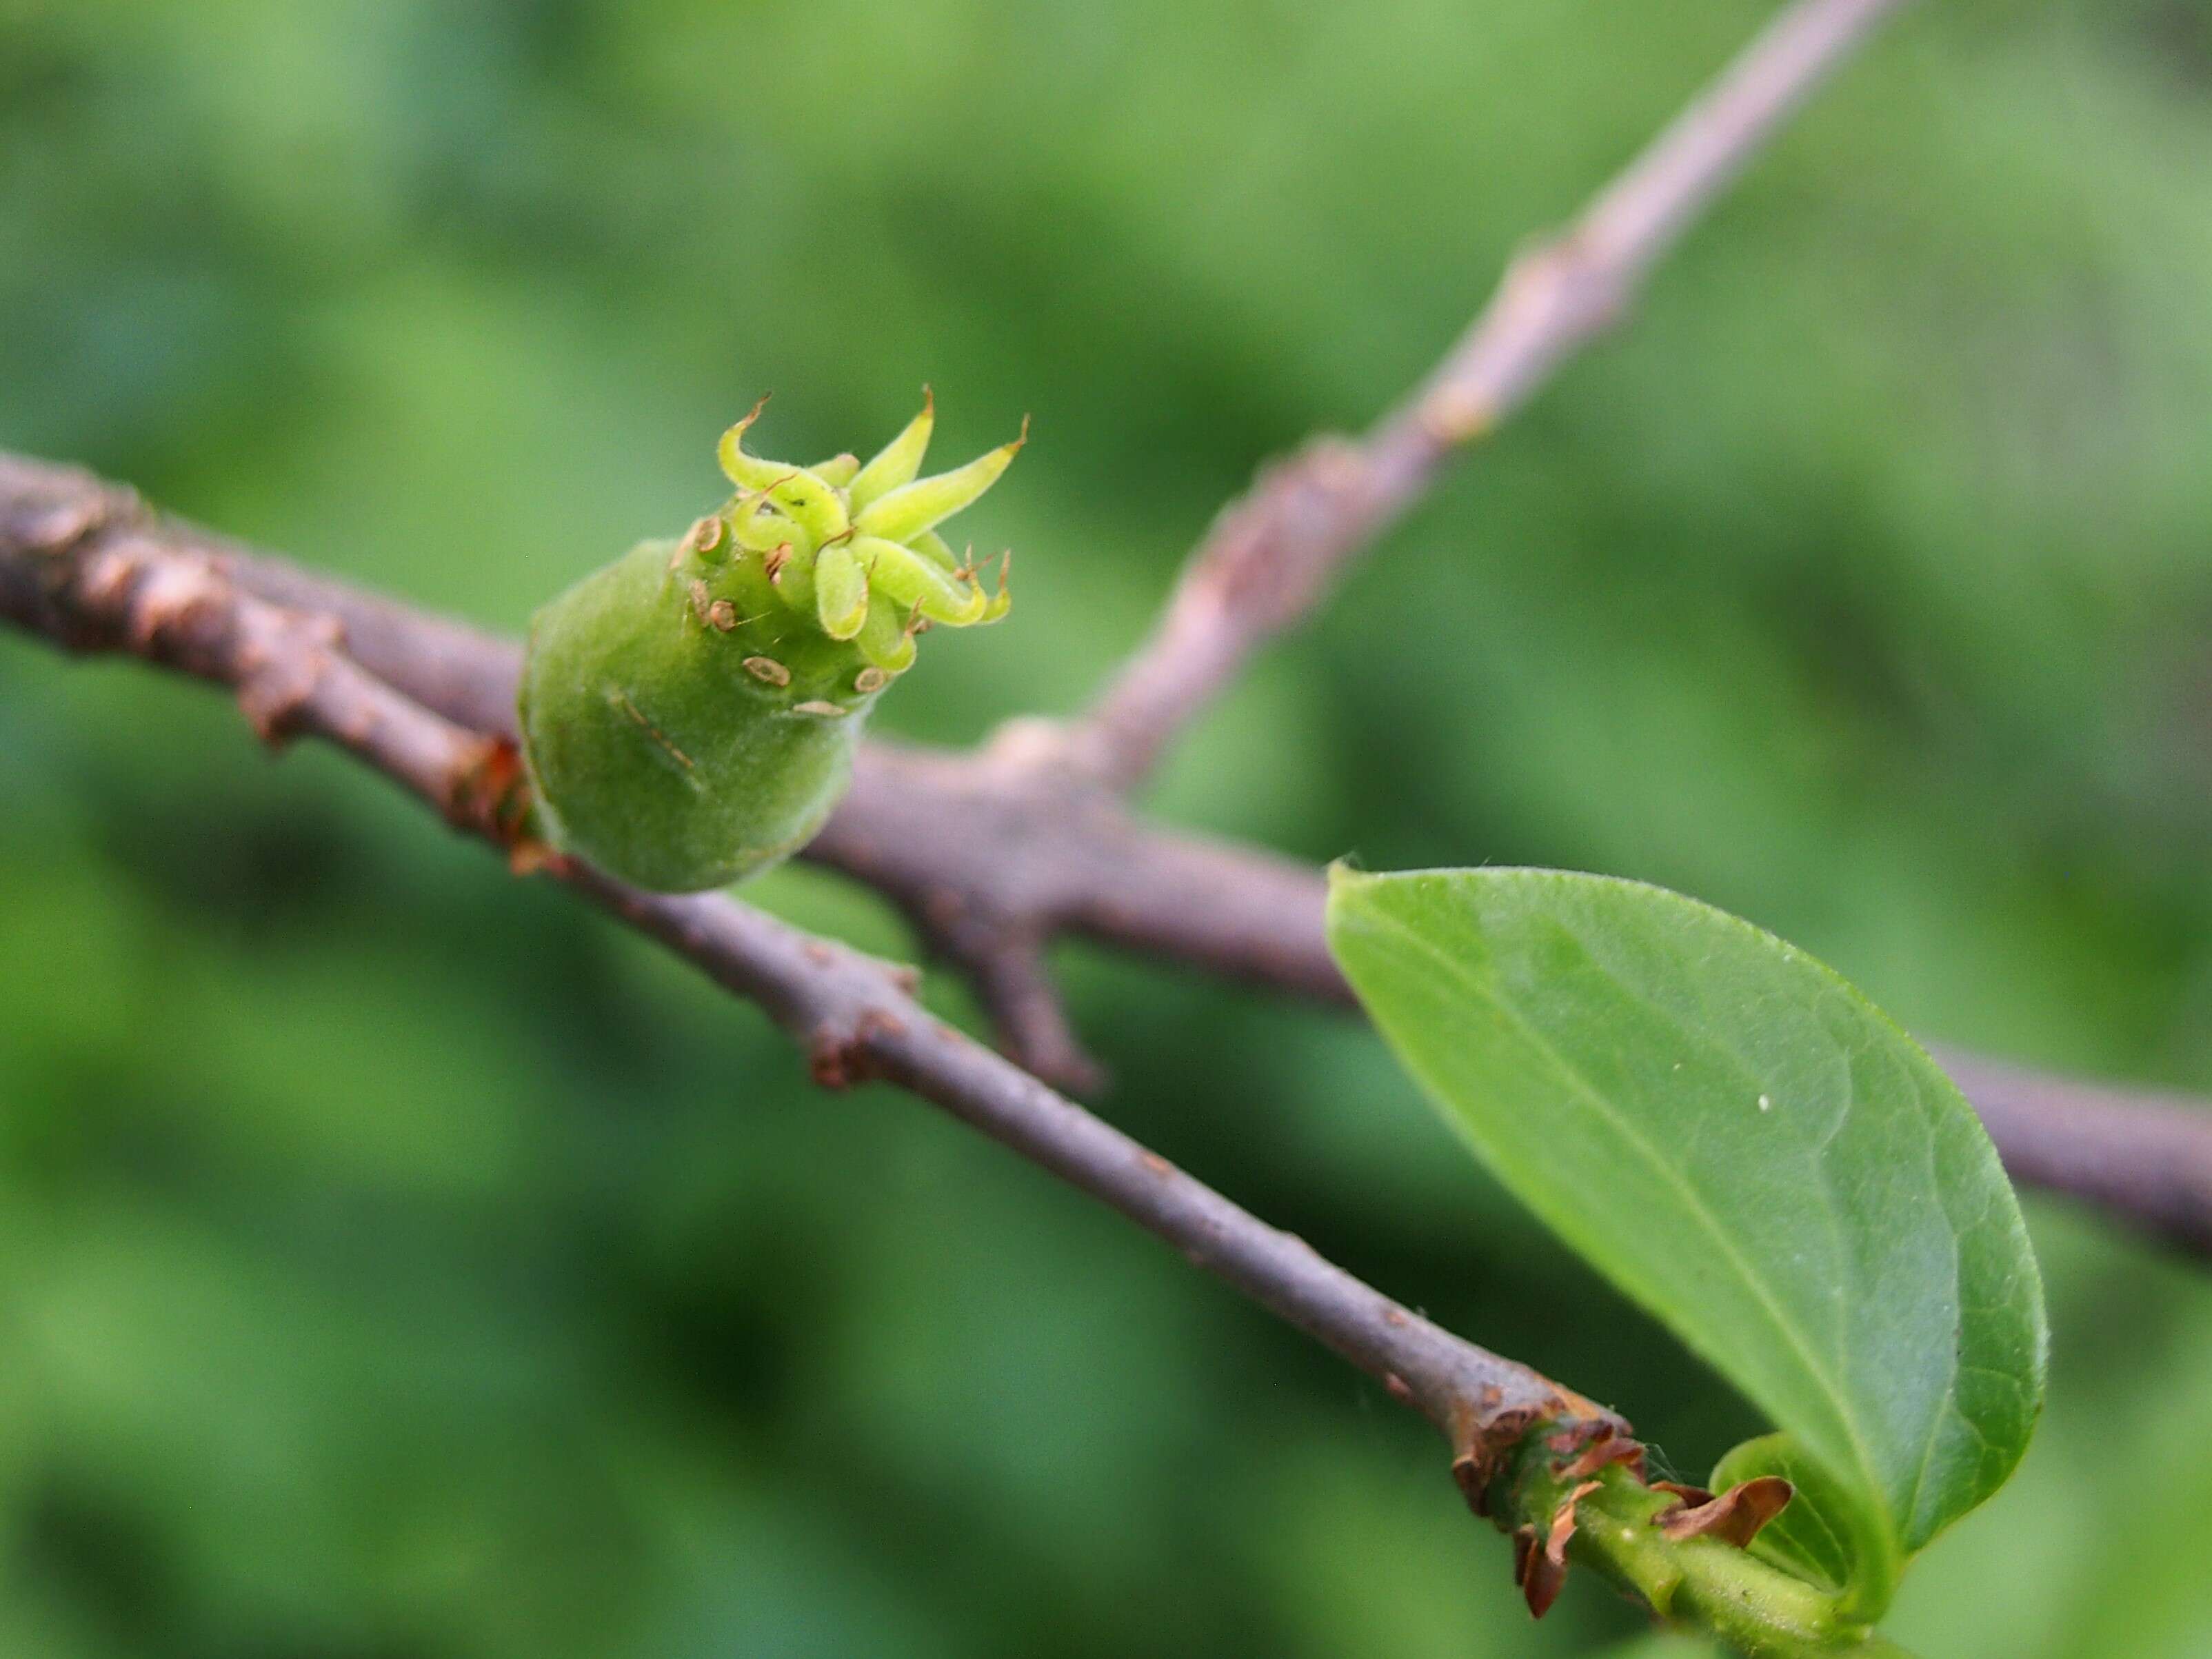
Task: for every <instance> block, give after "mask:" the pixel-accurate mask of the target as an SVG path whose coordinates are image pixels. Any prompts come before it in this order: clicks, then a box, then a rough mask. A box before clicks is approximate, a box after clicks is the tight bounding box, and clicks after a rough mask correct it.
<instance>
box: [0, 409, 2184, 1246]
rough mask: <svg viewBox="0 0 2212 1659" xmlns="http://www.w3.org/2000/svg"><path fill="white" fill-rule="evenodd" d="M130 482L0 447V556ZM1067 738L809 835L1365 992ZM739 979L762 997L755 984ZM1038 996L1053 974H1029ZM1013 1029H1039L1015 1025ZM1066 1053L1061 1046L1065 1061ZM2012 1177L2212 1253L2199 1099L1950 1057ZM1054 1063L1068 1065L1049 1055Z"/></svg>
mask: <svg viewBox="0 0 2212 1659" xmlns="http://www.w3.org/2000/svg"><path fill="white" fill-rule="evenodd" d="M131 510H133V508H132V498H131V495H130V492H128V491H127V490H125V489H121V488H120V487H119V486H115V485H104V484H102V483H100V482H99V481H98V480H97V479H95V478H94V477H92V476H91V475H89V474H88V473H85V472H82V471H77V470H76V469H74V468H70V467H58V466H53V465H47V464H46V463H44V462H38V461H31V460H26V459H21V458H20V457H11V456H9V455H6V454H4V453H0V556H5V554H6V552H7V550H8V549H9V546H10V545H11V543H10V542H9V536H10V535H12V536H13V537H14V538H15V542H14V543H13V545H17V546H21V547H27V546H30V545H33V544H37V543H38V542H40V540H41V539H42V538H46V539H51V538H58V537H60V536H63V535H64V534H67V533H72V526H88V525H92V524H94V523H96V522H99V521H100V520H101V518H102V516H103V514H107V513H117V512H129V511H131ZM134 534H135V536H136V537H137V539H138V540H139V541H140V542H141V543H143V544H149V545H151V546H154V547H156V548H160V549H163V550H167V551H170V552H173V553H177V554H180V555H186V556H197V557H200V558H202V559H204V560H206V561H207V562H209V563H210V566H211V568H213V569H214V570H215V571H216V573H217V574H220V575H222V577H223V578H224V580H230V581H234V582H235V583H236V584H237V585H238V586H240V588H242V589H245V590H246V591H247V592H252V593H253V594H255V595H257V596H259V597H264V598H266V597H268V596H270V595H272V594H274V595H279V596H282V601H283V605H284V606H285V608H288V609H296V610H300V611H308V612H310V613H311V614H313V615H315V616H317V617H321V618H324V619H325V621H326V622H329V623H335V624H336V627H335V629H332V630H331V631H332V634H333V637H334V638H336V639H337V640H338V641H339V647H338V648H342V649H343V652H344V653H346V655H347V656H348V657H349V659H351V660H352V661H354V662H356V663H357V664H358V665H360V666H361V667H362V668H363V669H365V670H367V671H368V672H369V673H371V674H372V675H374V676H375V677H376V678H379V679H381V680H383V681H385V682H386V683H387V684H390V685H391V686H392V688H393V689H395V690H398V691H399V692H400V693H402V694H403V695H404V696H408V697H409V698H410V699H411V700H412V701H414V702H416V704H417V705H418V706H420V707H422V708H430V709H432V710H434V711H435V713H437V714H440V715H441V716H443V717H444V718H445V719H447V720H449V721H452V722H453V723H454V724H456V725H459V726H463V727H465V728H467V729H469V730H471V731H472V732H477V734H479V735H511V733H512V726H513V687H514V678H515V673H516V670H517V665H518V664H519V663H520V652H519V651H517V649H516V648H515V647H514V646H513V644H512V642H510V641H506V640H501V639H499V638H497V637H496V636H495V635H488V634H483V633H481V632H478V631H477V630H476V629H471V628H469V627H467V626H465V624H462V623H455V622H452V621H449V620H447V619H446V618H443V617H433V616H426V615H422V614H420V613H417V612H414V611H408V610H407V609H405V608H404V607H403V606H401V605H397V604H395V603H394V602H392V600H389V599H383V598H381V597H380V596H377V595H374V594H370V593H366V592H361V591H360V590H358V589H355V588H350V587H348V586H344V585H343V584H341V583H338V582H336V581H333V580H331V579H330V578H328V577H324V576H317V575H313V574H309V573H307V572H306V571H303V570H301V569H299V568H297V567H295V566H293V565H290V564H288V563H286V562H284V561H283V560H280V559H276V558H272V557H270V556H268V555H266V554H250V553H248V552H247V551H246V550H245V549H243V548H242V547H240V545H239V544H235V543H233V542H229V541H227V540H225V539H224V538H220V537H216V536H214V535H211V534H210V533H209V532H205V531H202V530H197V529H194V528H192V527H191V526H184V525H179V524H176V523H174V522H173V521H170V520H161V521H159V522H152V521H141V522H140V523H139V525H138V527H137V530H136V531H135V532H134ZM1040 744H1042V746H1043V747H1044V748H1046V749H1049V748H1050V738H1049V737H1043V738H1040V737H1038V736H1037V735H1036V732H1035V729H1034V728H1033V727H1029V726H1023V725H1022V724H1020V723H1017V724H1015V725H1014V726H1010V727H1008V728H1007V729H1006V731H1005V732H1002V733H1001V735H1000V738H999V740H998V741H997V742H996V743H995V744H994V745H992V746H991V747H988V748H987V749H985V750H981V751H980V752H978V753H975V754H973V755H962V754H953V753H948V752H945V751H943V750H930V749H923V748H919V747H912V746H908V745H904V744H883V743H873V744H868V745H867V746H866V749H865V750H864V751H863V753H862V757H861V761H860V766H859V769H858V770H857V773H856V776H855V780H854V787H853V790H852V792H851V793H850V794H849V795H848V797H847V798H846V799H845V800H843V801H842V802H841V803H840V804H839V805H838V808H837V811H836V814H835V815H834V816H833V817H832V818H831V820H830V823H829V828H828V829H825V830H824V831H823V833H822V835H821V836H819V837H817V839H816V841H815V842H814V843H813V844H812V845H811V847H809V848H807V849H806V852H805V854H804V856H805V857H807V858H810V859H813V860H817V861H818V862H821V863H823V864H826V865H828V866H831V867H833V868H836V869H838V870H842V871H843V872H846V873H847V874H848V875H851V876H853V877H854V878H857V879H859V880H860V881H862V882H864V883H866V884H868V885H870V886H872V887H873V888H875V889H876V890H878V891H879V892H881V893H883V894H884V895H885V896H887V897H890V899H892V900H893V901H894V902H896V903H898V904H899V905H900V906H901V907H902V908H904V909H906V910H907V911H908V913H909V914H910V915H913V916H915V918H916V920H917V923H918V925H921V926H924V927H928V928H931V929H934V930H936V932H937V933H938V935H939V937H943V936H945V935H946V934H947V933H950V934H951V935H952V936H955V937H961V936H972V937H973V938H974V939H976V940H978V941H981V944H979V945H978V946H977V947H976V949H977V951H978V955H977V957H975V958H973V959H969V958H965V957H963V961H962V965H963V967H964V968H966V969H968V970H969V971H971V972H974V971H977V970H978V969H977V963H979V962H981V961H982V960H986V959H988V957H990V955H991V951H990V949H989V946H990V942H991V941H994V940H997V939H1016V940H1020V941H1024V951H1025V952H1026V954H1025V955H1024V957H1022V961H1023V963H1024V969H1023V971H1024V974H1025V975H1034V974H1035V973H1036V972H1037V971H1038V967H1037V964H1038V957H1037V956H1036V951H1040V950H1041V949H1042V946H1043V945H1044V943H1045V942H1047V941H1049V940H1050V939H1054V938H1056V937H1058V936H1060V935H1063V934H1070V935H1074V936H1078V937H1081V938H1086V939H1096V940H1098V941H1101V942H1103V943H1105V944H1108V945H1115V946H1117V947H1119V948H1121V949H1123V950H1127V951H1133V952H1135V953H1137V954H1139V955H1142V956H1148V957H1157V958H1160V959H1163V960H1166V961H1170V962H1176V963H1184V964H1187V965H1188V966H1192V967H1196V968H1200V969H1205V970H1206V971H1207V972H1210V973H1214V974H1218V975H1222V976H1224V977H1226V978H1230V979H1235V980H1239V981H1244V982H1246V983H1249V984H1254V985H1259V986H1262V987H1267V988H1269V989H1273V990H1281V991H1288V992H1292V993H1295V994H1298V995H1300V996H1305V997H1310V998H1314V999H1316V1000H1321V1001H1324V1002H1332V1003H1340V1004H1349V1003H1350V1001H1351V1000H1352V995H1351V991H1350V988H1349V987H1347V986H1346V984H1345V982H1344V978H1343V975H1341V974H1340V973H1339V972H1338V970H1337V967H1336V963H1335V961H1334V958H1332V957H1330V955H1329V951H1328V940H1327V938H1326V937H1325V935H1324V933H1323V931H1322V898H1323V895H1324V891H1325V889H1324V885H1323V882H1322V872H1320V871H1318V870H1316V869H1315V868H1313V867H1312V866H1310V865H1305V864H1301V863H1298V862H1297V860H1291V859H1285V858H1283V857H1281V856H1279V854H1273V853H1268V852H1264V851H1261V850H1260V849H1258V848H1247V847H1240V846H1237V845H1236V844H1234V843H1231V842H1222V841H1215V840H1211V839H1208V838H1206V837H1202V836H1192V835H1188V834H1182V833H1176V832H1171V831H1169V830H1166V829H1160V828H1158V827H1156V826H1153V825H1151V824H1147V823H1144V822H1143V821H1142V820H1140V819H1139V818H1138V817H1135V816H1134V815H1133V813H1132V812H1131V811H1129V809H1128V808H1127V805H1125V804H1124V803H1123V802H1122V801H1121V799H1120V798H1119V797H1117V796H1116V795H1115V794H1114V793H1112V792H1111V791H1110V790H1108V789H1106V788H1105V787H1103V786H1101V785H1099V784H1098V783H1097V782H1096V781H1093V780H1088V779H1085V778H1083V777H1081V776H1079V775H1066V774H1062V773H1059V772H1055V771H1054V769H1052V768H1051V766H1050V765H1049V764H1047V763H1041V762H1040V760H1039V759H1038V756H1037V752H1036V751H1037V749H1038V747H1039V746H1040ZM736 988H740V989H743V988H744V987H742V986H740V987H736ZM1015 988H1016V989H1017V990H1018V992H1019V994H1022V995H1024V996H1027V997H1030V998H1042V996H1043V994H1044V989H1045V987H1044V986H1043V984H1042V981H1041V980H1039V979H1036V978H1034V977H1031V978H1027V979H1024V980H1021V981H1017V986H1016V987H1015ZM1048 1011H1049V1012H1048V1018H1049V1020H1050V1030H1049V1032H1048V1040H1047V1041H1045V1042H1043V1046H1042V1047H1041V1048H1030V1049H1028V1050H1022V1049H1018V1050H1017V1058H1018V1059H1020V1060H1022V1062H1023V1064H1024V1066H1026V1067H1027V1068H1028V1069H1029V1070H1030V1071H1031V1072H1036V1073H1040V1074H1041V1075H1049V1076H1052V1077H1055V1078H1057V1079H1060V1080H1061V1081H1063V1082H1065V1083H1066V1084H1067V1085H1068V1086H1071V1087H1080V1086H1082V1085H1085V1083H1087V1082H1089V1081H1091V1080H1092V1079H1094V1078H1095V1076H1096V1071H1097V1068H1096V1063H1095V1062H1094V1061H1092V1060H1090V1059H1089V1057H1088V1056H1087V1055H1085V1054H1084V1053H1083V1051H1082V1049H1081V1048H1080V1047H1079V1045H1077V1043H1076V1039H1075V1038H1074V1036H1073V1033H1072V1032H1070V1031H1069V1030H1068V1028H1067V1026H1066V1023H1065V1021H1064V1020H1062V1019H1061V1018H1060V1015H1059V1006H1058V1003H1057V1000H1050V1001H1049V1003H1048ZM999 1012H1000V1032H1001V1036H1006V1037H1011V1038H1012V1039H1013V1040H1014V1041H1016V1042H1019V1041H1021V1040H1023V1039H1024V1038H1027V1039H1028V1041H1029V1042H1031V1043H1036V1042H1038V1041H1039V1039H1038V1037H1037V1035H1036V1032H1035V1031H1034V1030H1024V1029H1023V1028H1022V1027H1021V1026H1020V1025H1019V1024H1018V1022H1017V1023H1015V1024H1009V1022H1008V1021H1007V1019H1006V1018H1005V1011H1004V1010H1003V1009H1001V1010H1000V1011H999ZM1055 1045H1064V1051H1063V1052H1060V1053H1059V1054H1057V1055H1056V1054H1055V1053H1054V1047H1055ZM1941 1058H1942V1060H1943V1063H1944V1064H1945V1066H1947V1067H1948V1069H1949V1070H1950V1071H1951V1073H1952V1074H1953V1076H1954V1077H1955V1078H1957V1079H1958V1080H1959V1082H1960V1086H1961V1087H1962V1088H1963V1089H1964V1090H1965V1091H1966V1096H1967V1098H1968V1099H1970V1100H1972V1102H1973V1103H1974V1105H1975V1108H1976V1109H1977V1110H1978V1111H1979V1112H1980V1113H1981V1114H1982V1118H1983V1121H1984V1123H1985V1124H1986V1125H1987V1127H1988V1128H1989V1131H1990V1139H1993V1140H1994V1141H1995V1142H1996V1146H1997V1150H1998V1152H2001V1153H2002V1155H2003V1157H2004V1159H2005V1163H2006V1166H2007V1167H2008V1169H2009V1170H2011V1171H2012V1173H2013V1175H2014V1176H2015V1178H2016V1179H2018V1180H2021V1181H2023V1182H2029V1183H2031V1184H2033V1185H2034V1186H2038V1187H2042V1188H2048V1189H2049V1190H2051V1191H2053V1192H2057V1193H2063V1194H2068V1195H2069V1196H2071V1197H2074V1198H2077V1199H2080V1200H2084V1201H2086V1202H2087V1203H2090V1204H2093V1205H2095V1206H2099V1207H2100V1208H2102V1209H2104V1210H2106V1211H2107V1212H2111V1213H2112V1214H2113V1215H2115V1216H2117V1217H2118V1218H2121V1219H2122V1220H2124V1221H2125V1222H2126V1223H2128V1224H2129V1225H2131V1226H2134V1227H2136V1228H2137V1229H2140V1230H2141V1231H2145V1232H2147V1233H2149V1234H2150V1235H2152V1236H2154V1237H2160V1238H2162V1239H2164V1240H2166V1242H2168V1243H2172V1244H2174V1245H2178V1246H2179V1247H2180V1248H2182V1249H2187V1250H2191V1251H2193V1252H2196V1253H2197V1254H2200V1255H2208V1256H2212V1109H2207V1108H2206V1106H2205V1104H2204V1103H2203V1102H2200V1101H2197V1100H2196V1099H2194V1098H2192V1097H2184V1096H2179V1095H2170V1094H2160V1093H2154V1092H2148V1091H2136V1090H2129V1089H2124V1088H2116V1087H2113V1086H2112V1085H2106V1084H2088V1083H2080V1082H2075V1081H2073V1080H2071V1079H2058V1078H2053V1077H2049V1076H2045V1075H2043V1074H2040V1073H2033V1072H2030V1071H2027V1070H2024V1069H2021V1068H2020V1067H2017V1066H2008V1065H2005V1064H2003V1063H2002V1062H1998V1061H1993V1060H1984V1059H1979V1058H1978V1057H1976V1056H1974V1055H1972V1054H1966V1053H1964V1052H1962V1051H1960V1050H1956V1049H1950V1048H1946V1049H1943V1050H1942V1052H1941ZM1048 1067H1049V1068H1053V1069H1051V1070H1050V1071H1049V1072H1048V1071H1047V1069H1046V1068H1048Z"/></svg>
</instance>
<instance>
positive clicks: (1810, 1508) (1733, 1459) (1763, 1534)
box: [1705, 1434, 1899, 1602]
mask: <svg viewBox="0 0 2212 1659" xmlns="http://www.w3.org/2000/svg"><path fill="white" fill-rule="evenodd" d="M1762 1474H1778V1475H1780V1476H1781V1477H1782V1478H1783V1479H1784V1480H1787V1481H1789V1482H1790V1485H1791V1486H1794V1487H1796V1493H1795V1495H1794V1496H1792V1497H1791V1498H1790V1504H1789V1507H1788V1508H1786V1509H1784V1510H1783V1511H1782V1513H1781V1514H1779V1515H1778V1516H1775V1517H1774V1519H1773V1520H1771V1521H1770V1522H1767V1523H1766V1524H1765V1526H1764V1527H1762V1528H1759V1536H1758V1537H1756V1538H1754V1539H1753V1540H1752V1541H1751V1553H1753V1555H1756V1556H1758V1557H1759V1558H1760V1559H1762V1560H1765V1561H1766V1562H1768V1563H1769V1564H1771V1565H1774V1566H1777V1567H1779V1568H1781V1569H1782V1570H1783V1571H1785V1572H1792V1573H1795V1574H1796V1575H1797V1577H1800V1578H1804V1579H1808V1580H1809V1581H1810V1582H1812V1583H1815V1584H1818V1585H1820V1587H1821V1588H1822V1589H1829V1590H1834V1591H1836V1592H1838V1593H1839V1594H1840V1593H1841V1592H1843V1591H1845V1590H1850V1589H1857V1590H1858V1591H1859V1594H1860V1595H1861V1597H1862V1598H1863V1599H1866V1600H1870V1601H1877V1602H1887V1601H1888V1599H1889V1596H1890V1593H1891V1592H1892V1591H1893V1589H1895V1588H1896V1574H1897V1567H1898V1565H1899V1564H1898V1563H1897V1562H1896V1561H1895V1560H1894V1559H1892V1558H1890V1557H1889V1556H1887V1554H1883V1555H1877V1556H1875V1557H1874V1558H1873V1559H1868V1558H1866V1557H1865V1556H1863V1554H1862V1553H1861V1552H1860V1551H1859V1549H1858V1547H1857V1541H1856V1539H1855V1538H1854V1536H1853V1532H1854V1528H1853V1523H1852V1515H1853V1511H1854V1510H1855V1509H1856V1508H1857V1506H1858V1498H1857V1494H1856V1493H1854V1492H1850V1490H1848V1489H1846V1488H1842V1487H1838V1486H1837V1484H1836V1481H1835V1478H1834V1477H1833V1476H1832V1475H1831V1474H1829V1473H1828V1472H1827V1470H1826V1468H1824V1467H1823V1466H1822V1465H1821V1464H1820V1463H1818V1462H1814V1460H1813V1459H1812V1458H1810V1457H1808V1456H1807V1455H1805V1454H1804V1452H1803V1451H1802V1450H1801V1449H1799V1447H1798V1445H1797V1443H1796V1441H1794V1440H1792V1439H1791V1438H1790V1437H1789V1436H1788V1435H1786V1434H1768V1435H1761V1436H1760V1437H1759V1438H1758V1439H1756V1440H1747V1441H1745V1442H1744V1443H1742V1444H1741V1446H1738V1447H1736V1448H1735V1450H1733V1451H1731V1452H1729V1455H1727V1456H1725V1457H1723V1458H1722V1459H1721V1461H1720V1462H1718V1463H1716V1464H1715V1465H1714V1466H1713V1472H1712V1474H1711V1476H1710V1477H1709V1478H1708V1479H1707V1480H1706V1482H1705V1484H1706V1485H1707V1486H1711V1488H1712V1489H1713V1490H1714V1491H1715V1492H1726V1491H1727V1490H1728V1489H1729V1487H1730V1486H1735V1485H1737V1484H1739V1483H1740V1482H1742V1481H1745V1480H1756V1479H1757V1478H1758V1477H1759V1476H1760V1475H1762Z"/></svg>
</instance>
